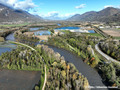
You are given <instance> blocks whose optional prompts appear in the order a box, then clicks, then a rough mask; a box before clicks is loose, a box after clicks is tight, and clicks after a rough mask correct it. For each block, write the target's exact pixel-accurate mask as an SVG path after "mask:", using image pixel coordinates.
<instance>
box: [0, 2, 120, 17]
mask: <svg viewBox="0 0 120 90" xmlns="http://www.w3.org/2000/svg"><path fill="white" fill-rule="evenodd" d="M0 3H2V4H5V5H8V6H10V7H13V8H15V9H22V10H25V11H28V12H29V13H31V14H34V15H39V16H41V17H44V18H48V19H66V18H68V17H71V16H72V15H75V14H83V13H85V12H87V11H100V10H102V9H104V8H106V7H115V8H120V0H0Z"/></svg>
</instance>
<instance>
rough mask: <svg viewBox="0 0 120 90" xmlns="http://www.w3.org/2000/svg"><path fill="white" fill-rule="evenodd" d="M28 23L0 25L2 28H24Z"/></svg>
mask: <svg viewBox="0 0 120 90" xmlns="http://www.w3.org/2000/svg"><path fill="white" fill-rule="evenodd" d="M28 24H29V23H23V24H5V25H0V26H3V27H20V26H24V25H28Z"/></svg>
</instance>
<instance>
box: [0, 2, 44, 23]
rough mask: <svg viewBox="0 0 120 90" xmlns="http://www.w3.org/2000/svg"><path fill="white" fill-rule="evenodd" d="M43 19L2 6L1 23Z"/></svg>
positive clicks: (0, 6) (0, 11)
mask: <svg viewBox="0 0 120 90" xmlns="http://www.w3.org/2000/svg"><path fill="white" fill-rule="evenodd" d="M40 20H43V19H42V18H41V17H39V16H36V15H32V14H30V13H28V12H27V11H23V10H18V9H14V8H12V7H8V6H6V5H3V4H0V22H21V21H23V22H24V21H25V22H27V21H40Z"/></svg>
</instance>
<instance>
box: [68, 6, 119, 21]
mask: <svg viewBox="0 0 120 90" xmlns="http://www.w3.org/2000/svg"><path fill="white" fill-rule="evenodd" d="M67 20H69V21H101V22H118V21H120V9H118V8H113V7H108V8H105V9H103V10H101V11H99V12H96V11H90V12H86V13H84V14H81V15H80V14H76V15H74V16H72V17H70V18H69V19H67Z"/></svg>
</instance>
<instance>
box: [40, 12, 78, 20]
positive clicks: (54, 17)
mask: <svg viewBox="0 0 120 90" xmlns="http://www.w3.org/2000/svg"><path fill="white" fill-rule="evenodd" d="M75 14H76V13H66V14H60V12H58V11H51V12H48V13H47V14H39V15H40V16H41V17H43V18H45V19H51V20H63V19H67V18H69V17H71V16H73V15H75Z"/></svg>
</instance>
